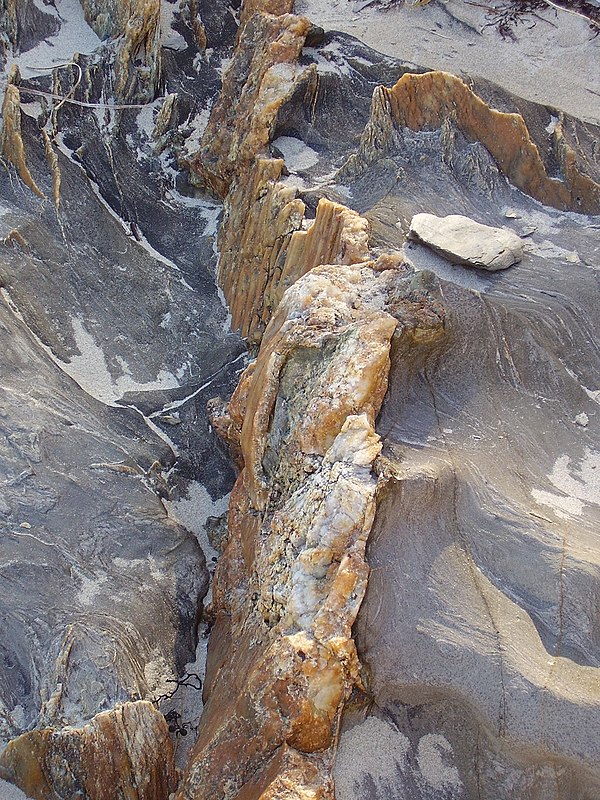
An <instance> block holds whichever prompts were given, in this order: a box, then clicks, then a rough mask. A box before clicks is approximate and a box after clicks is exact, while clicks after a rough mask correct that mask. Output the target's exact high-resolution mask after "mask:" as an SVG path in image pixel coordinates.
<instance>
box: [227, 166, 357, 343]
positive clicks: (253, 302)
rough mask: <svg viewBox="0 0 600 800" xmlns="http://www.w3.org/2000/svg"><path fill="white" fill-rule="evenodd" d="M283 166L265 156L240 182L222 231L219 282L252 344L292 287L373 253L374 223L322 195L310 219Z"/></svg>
mask: <svg viewBox="0 0 600 800" xmlns="http://www.w3.org/2000/svg"><path fill="white" fill-rule="evenodd" d="M282 167H283V162H282V161H281V160H279V159H267V158H258V159H257V160H256V163H255V165H254V167H253V168H252V170H251V171H250V173H249V174H246V175H244V178H243V179H241V180H238V181H236V182H235V183H234V185H233V186H232V189H231V191H230V193H229V195H228V197H227V200H226V204H225V207H226V215H225V219H224V221H223V225H222V227H221V230H220V233H219V250H220V254H221V256H220V259H219V267H218V280H219V283H220V284H221V287H222V289H223V292H224V294H225V297H226V299H227V302H228V304H229V307H230V309H231V316H232V326H233V328H234V329H239V330H241V333H242V335H243V336H247V337H249V339H250V340H251V342H252V343H257V342H259V341H260V337H261V336H262V334H263V332H264V330H265V327H266V325H267V323H268V322H269V320H270V318H271V316H272V314H273V312H274V311H275V309H276V308H277V307H278V305H279V302H280V300H281V298H282V296H283V293H284V292H285V290H286V289H287V288H288V287H290V286H291V285H292V284H293V283H295V281H296V280H298V278H300V277H302V275H304V274H305V273H306V272H308V271H309V270H311V269H312V268H313V267H315V266H318V265H320V264H354V263H358V262H360V261H366V260H367V259H368V258H369V250H368V223H367V221H366V220H365V219H364V218H363V217H361V216H360V215H359V214H357V213H356V212H355V211H352V210H351V209H349V208H347V207H346V206H342V205H340V204H339V203H333V202H331V201H329V200H326V199H324V198H323V199H321V200H320V202H319V205H318V208H317V214H316V218H315V220H314V221H313V222H312V223H310V222H308V221H307V220H305V218H304V212H305V206H304V203H303V202H302V201H301V200H300V199H299V198H298V197H297V190H296V189H295V188H293V187H290V186H287V185H286V184H284V183H281V182H280V181H279V177H280V175H281V170H282ZM307 225H310V227H308V230H303V226H307Z"/></svg>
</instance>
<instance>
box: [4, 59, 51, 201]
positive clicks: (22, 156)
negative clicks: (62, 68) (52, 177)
mask: <svg viewBox="0 0 600 800" xmlns="http://www.w3.org/2000/svg"><path fill="white" fill-rule="evenodd" d="M18 80H19V72H18V69H17V67H13V69H12V70H11V73H10V77H9V83H8V85H7V87H6V91H5V94H4V101H3V103H2V134H1V137H0V153H2V155H3V156H4V158H6V159H7V161H9V162H10V163H11V164H12V165H13V166H14V167H16V169H17V171H18V173H19V175H20V177H21V180H22V181H23V183H24V184H25V185H26V186H28V187H29V188H30V189H31V191H32V192H34V193H35V194H36V195H37V196H38V197H42V198H43V197H44V193H43V192H42V190H41V189H40V188H39V186H38V185H37V183H36V182H35V180H34V178H33V175H32V174H31V172H30V171H29V167H28V166H27V155H26V153H25V144H24V143H23V137H22V135H21V94H20V92H19V88H18V86H17V83H18Z"/></svg>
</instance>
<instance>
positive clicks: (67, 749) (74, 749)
mask: <svg viewBox="0 0 600 800" xmlns="http://www.w3.org/2000/svg"><path fill="white" fill-rule="evenodd" d="M0 777H1V778H3V779H5V780H8V781H10V782H11V783H13V784H15V786H18V787H19V788H20V789H22V790H23V791H24V792H25V793H26V794H27V796H28V797H31V798H34V800H54V798H56V797H64V798H66V797H80V796H83V797H85V798H86V800H119V798H123V797H127V798H128V800H165V799H166V798H167V797H168V796H169V793H170V792H172V791H173V789H174V788H175V765H174V760H173V745H172V743H171V739H170V736H169V730H168V727H167V723H166V722H165V718H164V717H163V715H162V714H160V713H159V712H158V711H157V710H156V709H155V708H154V706H153V705H152V704H151V703H148V702H145V701H140V702H137V703H126V704H125V705H122V706H119V707H117V708H116V709H115V710H114V711H107V712H104V713H102V714H98V715H97V716H96V717H94V718H93V719H92V720H91V722H89V723H88V724H87V725H84V726H83V727H82V728H63V729H62V730H57V729H55V728H44V729H42V730H36V731H32V732H31V733H25V734H23V735H22V736H19V737H18V738H17V739H14V740H13V741H12V742H10V743H9V745H8V747H7V748H6V749H5V750H4V751H3V753H2V755H1V756H0Z"/></svg>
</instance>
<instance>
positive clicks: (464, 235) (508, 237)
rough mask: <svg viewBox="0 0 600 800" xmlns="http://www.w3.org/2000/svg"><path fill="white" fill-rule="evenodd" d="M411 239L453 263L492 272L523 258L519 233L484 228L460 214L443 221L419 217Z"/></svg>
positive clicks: (423, 215)
mask: <svg viewBox="0 0 600 800" xmlns="http://www.w3.org/2000/svg"><path fill="white" fill-rule="evenodd" d="M408 238H409V239H414V240H415V241H417V242H422V243H423V244H426V245H427V246H428V247H431V249H432V250H434V251H435V252H436V253H439V254H440V255H441V256H444V258H447V259H448V260H449V261H453V262H454V263H457V264H464V265H465V266H467V267H477V268H479V269H485V270H488V271H489V272H496V270H499V269H508V267H512V266H513V265H514V264H517V263H518V262H519V261H520V260H521V259H522V257H523V242H522V240H521V238H520V237H519V236H517V235H516V233H513V231H509V230H503V229H502V228H491V227H490V226H489V225H481V224H480V223H478V222H474V221H473V220H472V219H469V218H468V217H463V216H461V215H460V214H451V215H450V216H448V217H442V218H440V217H436V216H435V215H434V214H415V216H414V217H413V218H412V220H411V223H410V229H409V231H408Z"/></svg>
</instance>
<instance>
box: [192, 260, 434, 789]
mask: <svg viewBox="0 0 600 800" xmlns="http://www.w3.org/2000/svg"><path fill="white" fill-rule="evenodd" d="M434 294H435V284H434V283H432V284H431V285H428V283H427V280H426V279H424V276H423V277H415V276H412V275H411V274H410V273H409V271H408V270H406V269H405V268H404V267H403V266H402V265H400V264H399V263H398V260H397V259H393V258H389V257H388V258H386V257H382V258H381V259H380V260H378V261H377V262H366V263H362V264H356V265H353V266H321V267H315V268H313V269H312V270H311V271H310V272H308V273H307V274H306V275H305V276H304V277H303V278H300V279H299V280H298V281H297V282H296V283H295V284H294V285H293V286H292V287H291V288H290V289H288V290H287V292H286V293H285V294H284V296H283V299H282V302H281V304H280V306H279V308H278V310H277V312H276V314H275V316H274V317H273V319H272V321H271V323H270V324H269V326H268V327H267V330H266V332H265V335H264V337H263V340H262V345H261V349H260V351H259V355H258V359H257V361H256V364H254V365H252V367H251V371H250V372H249V373H248V375H247V376H245V377H243V378H242V380H241V383H240V389H239V390H238V392H237V393H236V394H235V395H234V398H233V400H232V405H231V408H230V411H229V414H230V417H231V419H232V420H238V430H239V431H240V449H241V453H242V455H243V460H244V468H243V470H242V473H241V475H240V477H239V478H238V481H237V483H236V487H235V489H234V493H233V495H232V502H231V508H230V516H229V541H228V545H227V548H226V550H225V553H224V555H223V557H222V559H221V561H220V562H219V567H218V572H217V576H216V578H215V587H214V601H213V613H214V614H215V618H216V622H215V625H214V628H213V633H212V635H211V642H210V644H209V661H208V669H207V682H206V685H205V695H206V707H205V711H204V715H203V718H202V727H201V730H200V734H199V738H198V741H197V743H196V746H195V748H194V753H193V755H192V759H191V764H190V767H189V769H188V771H187V774H186V777H185V778H184V780H183V783H182V786H181V788H180V790H179V795H178V796H179V797H181V798H201V797H207V798H208V797H214V796H218V797H227V798H234V797H236V798H237V797H239V798H241V797H258V796H261V797H263V796H264V797H271V796H273V797H276V796H278V795H277V791H279V790H280V789H281V787H282V786H283V785H285V786H286V787H287V790H288V791H289V792H290V796H292V797H305V796H306V797H315V798H317V797H319V798H325V797H333V785H332V781H331V760H332V756H333V752H334V749H335V743H336V731H337V726H338V725H339V715H340V712H341V709H342V707H343V704H344V700H345V699H346V698H347V696H348V695H349V693H350V691H351V689H352V686H353V685H354V684H355V683H356V682H357V681H358V679H359V677H358V676H359V664H358V660H357V658H356V652H355V649H354V643H353V640H352V635H351V626H352V623H353V621H354V619H355V616H356V613H357V611H358V608H359V606H360V603H361V600H362V596H363V593H364V590H365V587H366V578H367V568H366V564H365V562H364V549H365V545H366V540H367V537H368V534H369V531H370V528H371V525H372V521H373V514H374V511H375V498H376V492H377V486H378V480H377V478H376V476H375V475H374V473H373V464H374V461H375V459H376V458H377V456H378V454H379V451H380V447H379V439H378V437H377V436H376V435H375V433H374V429H373V424H374V420H375V417H376V415H377V413H378V409H379V406H380V404H381V401H382V399H383V396H384V394H385V391H386V387H387V370H388V364H389V350H390V345H391V340H392V337H393V336H394V332H395V331H397V332H396V334H395V335H396V336H397V337H398V338H399V340H406V341H408V340H412V341H420V342H427V343H432V342H434V341H436V340H437V339H438V338H439V336H440V335H441V334H442V333H443V311H442V308H441V306H440V305H439V303H437V301H436V300H435V298H434ZM240 420H241V425H239V421H240ZM235 427H236V426H235V425H232V426H230V431H231V430H233V429H235ZM234 585H235V586H236V592H232V591H231V587H232V586H234ZM258 787H260V788H258Z"/></svg>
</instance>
